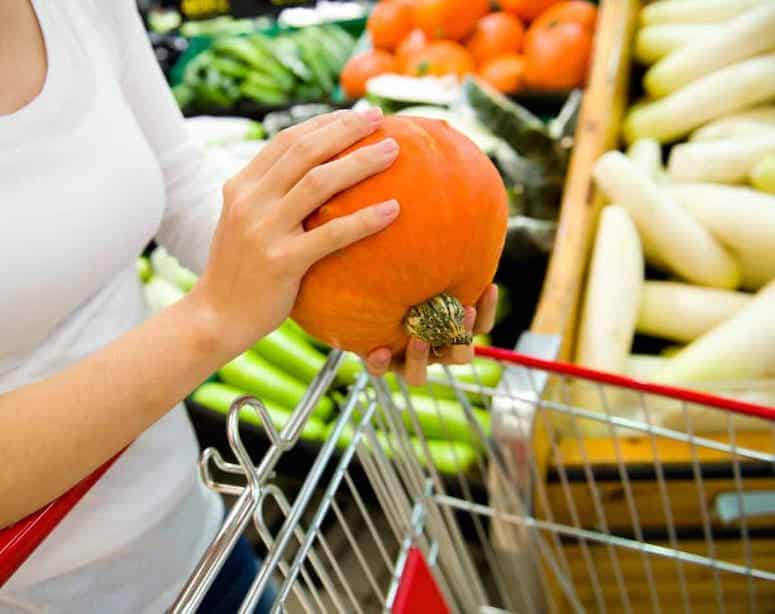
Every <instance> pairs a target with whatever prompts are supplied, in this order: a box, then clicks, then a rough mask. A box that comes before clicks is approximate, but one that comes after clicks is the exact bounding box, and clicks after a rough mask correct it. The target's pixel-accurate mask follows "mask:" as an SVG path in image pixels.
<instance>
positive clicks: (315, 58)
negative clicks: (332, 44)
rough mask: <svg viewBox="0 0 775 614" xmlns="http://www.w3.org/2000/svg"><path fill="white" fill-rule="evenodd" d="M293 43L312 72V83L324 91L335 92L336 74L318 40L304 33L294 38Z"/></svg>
mask: <svg viewBox="0 0 775 614" xmlns="http://www.w3.org/2000/svg"><path fill="white" fill-rule="evenodd" d="M293 41H294V42H295V43H296V44H297V45H298V47H299V52H300V54H301V59H302V60H304V63H305V64H306V65H307V66H308V67H309V69H310V71H311V72H312V82H313V83H314V84H316V85H318V86H320V88H321V89H322V90H323V91H324V92H332V91H334V87H335V85H336V84H335V82H334V79H335V78H336V73H335V72H334V71H333V70H332V69H331V67H330V66H328V65H327V64H326V62H325V59H324V57H325V54H324V53H323V50H322V48H321V47H320V46H319V44H318V43H317V41H316V40H314V39H312V38H310V37H308V36H305V35H304V34H303V33H297V34H295V35H294V36H293Z"/></svg>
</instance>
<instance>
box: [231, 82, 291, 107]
mask: <svg viewBox="0 0 775 614" xmlns="http://www.w3.org/2000/svg"><path fill="white" fill-rule="evenodd" d="M240 93H241V94H242V95H243V96H244V97H245V98H249V99H250V100H252V101H253V102H255V103H257V104H260V105H267V106H280V105H283V104H285V103H287V102H288V97H287V96H286V95H285V94H284V93H283V92H282V91H280V90H279V89H271V88H267V87H263V86H259V85H256V84H255V83H251V82H249V81H245V82H243V83H242V85H240Z"/></svg>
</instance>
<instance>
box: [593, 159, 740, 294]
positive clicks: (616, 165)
mask: <svg viewBox="0 0 775 614" xmlns="http://www.w3.org/2000/svg"><path fill="white" fill-rule="evenodd" d="M593 174H594V177H595V181H596V182H597V185H598V186H599V187H600V189H601V190H602V191H603V192H604V193H605V194H606V196H608V198H609V199H610V200H611V201H612V202H616V203H618V204H621V205H622V206H623V207H625V208H626V209H627V211H629V213H630V215H631V216H632V219H633V221H634V222H635V225H636V226H637V228H638V232H639V233H640V236H641V239H642V241H643V243H644V244H646V245H649V246H650V250H652V251H653V252H654V253H656V254H657V255H658V256H659V259H660V260H661V261H662V262H665V263H666V264H667V265H668V266H669V267H670V270H671V271H673V272H675V273H676V274H678V275H679V276H681V277H682V278H683V279H686V280H689V281H691V282H694V283H696V284H699V285H702V286H710V287H713V288H735V287H737V285H738V283H739V281H740V272H739V269H738V265H737V263H736V262H735V260H734V259H733V258H732V256H731V255H730V254H729V253H728V252H727V251H726V250H725V249H724V248H723V247H722V246H721V244H719V243H718V241H716V239H714V238H713V236H712V235H711V234H710V232H708V231H707V230H706V229H705V228H704V227H703V226H702V225H701V224H700V223H699V222H698V221H697V220H696V219H694V217H692V215H691V214H689V213H688V212H687V211H686V210H685V209H683V208H682V207H679V206H678V205H677V204H676V203H675V202H674V201H673V199H672V197H671V195H670V193H669V192H668V191H666V190H663V189H660V188H659V187H658V186H657V184H656V183H655V182H654V180H653V179H652V178H651V177H649V176H648V174H647V173H646V172H645V171H643V170H642V169H640V168H639V167H638V166H637V165H635V164H634V163H633V162H632V161H631V160H630V159H629V158H627V156H625V155H624V154H623V153H621V152H619V151H609V152H607V153H605V154H603V155H602V156H601V157H600V159H599V160H598V161H597V163H596V164H595V168H594V173H593Z"/></svg>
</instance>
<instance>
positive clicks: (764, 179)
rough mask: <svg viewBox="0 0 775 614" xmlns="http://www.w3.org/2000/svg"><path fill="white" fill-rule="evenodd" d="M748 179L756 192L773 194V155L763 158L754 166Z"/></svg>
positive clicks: (774, 192) (774, 183) (774, 158)
mask: <svg viewBox="0 0 775 614" xmlns="http://www.w3.org/2000/svg"><path fill="white" fill-rule="evenodd" d="M749 179H750V180H751V185H752V186H753V187H755V188H756V189H757V190H761V191H762V192H767V193H768V194H775V155H769V156H764V157H763V158H762V159H761V160H759V161H758V162H757V163H756V164H754V166H753V168H752V169H751V174H750V177H749Z"/></svg>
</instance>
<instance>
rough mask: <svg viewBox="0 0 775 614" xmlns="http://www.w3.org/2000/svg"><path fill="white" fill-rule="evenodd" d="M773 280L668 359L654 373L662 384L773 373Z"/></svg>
mask: <svg viewBox="0 0 775 614" xmlns="http://www.w3.org/2000/svg"><path fill="white" fill-rule="evenodd" d="M773 314H775V282H773V283H770V284H768V285H767V286H765V287H764V288H762V289H761V290H760V291H759V293H758V294H757V295H756V296H755V297H754V298H753V300H752V301H751V302H749V303H748V305H746V306H745V307H743V308H742V309H741V310H740V311H738V312H737V314H736V315H734V316H733V317H732V318H730V319H728V320H725V321H724V322H722V323H721V324H719V325H718V326H716V327H715V328H713V329H712V330H710V331H709V332H707V333H706V334H704V335H703V336H702V337H700V338H699V339H697V340H696V341H694V342H693V343H691V344H690V345H688V346H687V347H686V348H685V349H684V350H683V351H682V352H679V353H678V354H677V355H676V356H674V357H673V358H671V359H669V360H668V361H667V363H666V364H665V366H664V367H663V368H662V369H660V370H659V371H658V372H657V373H655V374H654V378H653V379H654V381H657V382H660V383H664V384H679V385H680V384H692V383H695V382H716V381H728V380H745V379H758V378H764V377H768V376H771V375H773V374H775V317H773Z"/></svg>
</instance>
